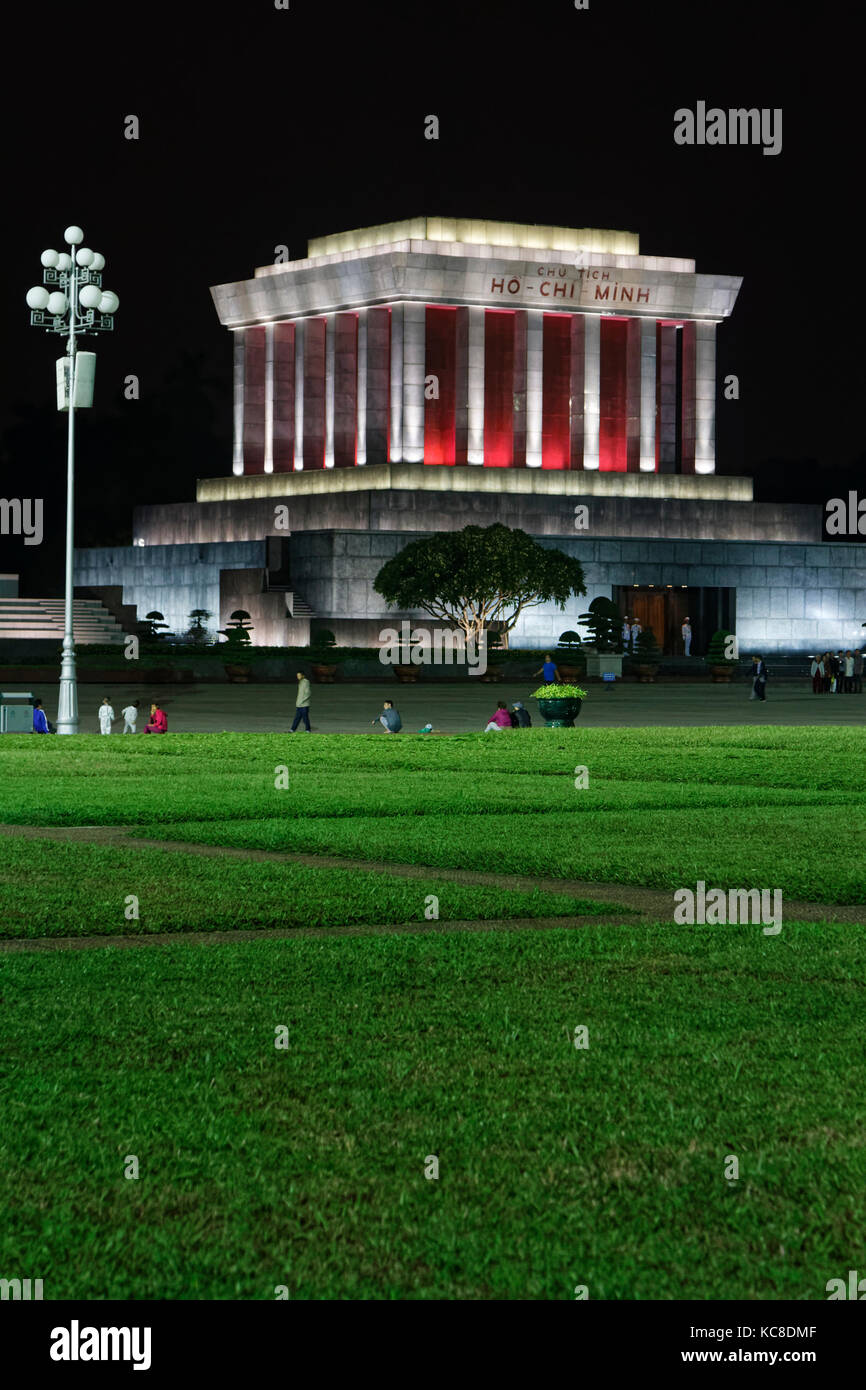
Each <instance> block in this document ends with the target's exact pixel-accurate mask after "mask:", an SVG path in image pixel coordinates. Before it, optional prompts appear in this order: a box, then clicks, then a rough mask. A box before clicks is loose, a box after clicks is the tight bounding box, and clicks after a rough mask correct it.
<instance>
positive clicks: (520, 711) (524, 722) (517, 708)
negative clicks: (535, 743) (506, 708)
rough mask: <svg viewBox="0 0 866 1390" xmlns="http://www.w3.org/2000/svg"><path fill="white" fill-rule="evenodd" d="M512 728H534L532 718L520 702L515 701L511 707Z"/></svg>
mask: <svg viewBox="0 0 866 1390" xmlns="http://www.w3.org/2000/svg"><path fill="white" fill-rule="evenodd" d="M511 727H512V729H531V728H532V717H531V715H530V713H529V710H528V709H526V708H525V707H524V705H523V704H522V702H521V701H520V700H515V701H514V704H513V705H512V706H511Z"/></svg>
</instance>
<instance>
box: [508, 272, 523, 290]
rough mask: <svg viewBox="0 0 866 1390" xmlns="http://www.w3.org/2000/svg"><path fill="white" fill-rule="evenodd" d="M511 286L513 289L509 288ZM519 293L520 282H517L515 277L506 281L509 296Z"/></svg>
mask: <svg viewBox="0 0 866 1390" xmlns="http://www.w3.org/2000/svg"><path fill="white" fill-rule="evenodd" d="M512 285H513V286H514V289H512V288H511V286H512ZM519 291H520V281H519V280H518V279H517V278H516V276H515V277H513V278H512V279H511V280H509V281H508V293H509V294H518V293H519Z"/></svg>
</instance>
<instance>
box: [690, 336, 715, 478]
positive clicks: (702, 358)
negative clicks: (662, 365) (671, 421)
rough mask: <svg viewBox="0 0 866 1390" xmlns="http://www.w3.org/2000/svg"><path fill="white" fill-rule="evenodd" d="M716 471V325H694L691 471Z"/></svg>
mask: <svg viewBox="0 0 866 1390" xmlns="http://www.w3.org/2000/svg"><path fill="white" fill-rule="evenodd" d="M715 471H716V325H715V324H714V323H697V324H695V472H696V473H715Z"/></svg>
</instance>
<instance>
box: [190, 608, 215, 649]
mask: <svg viewBox="0 0 866 1390" xmlns="http://www.w3.org/2000/svg"><path fill="white" fill-rule="evenodd" d="M212 617H213V613H209V612H208V610H207V609H206V608H194V609H193V610H192V612H191V613H190V615H189V627H188V628H187V630H186V640H187V642H194V643H195V644H196V646H200V647H203V646H206V645H207V643H208V642H210V640H211V635H210V633H209V632H208V630H207V622H208V619H209V618H212Z"/></svg>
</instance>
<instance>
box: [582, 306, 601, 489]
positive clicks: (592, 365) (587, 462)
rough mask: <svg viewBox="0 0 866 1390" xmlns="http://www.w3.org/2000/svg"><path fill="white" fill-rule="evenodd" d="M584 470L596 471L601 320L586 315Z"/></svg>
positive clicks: (598, 317)
mask: <svg viewBox="0 0 866 1390" xmlns="http://www.w3.org/2000/svg"><path fill="white" fill-rule="evenodd" d="M583 325H584V339H583V466H584V468H598V466H599V454H598V432H599V420H600V417H601V318H600V316H599V315H598V314H587V315H586V316H585V317H584V320H583Z"/></svg>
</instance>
